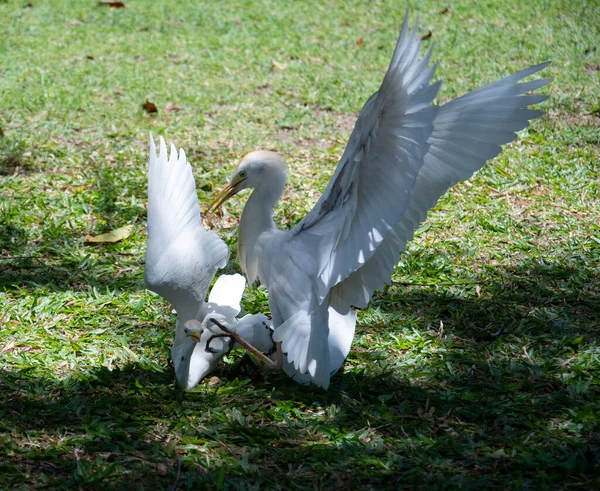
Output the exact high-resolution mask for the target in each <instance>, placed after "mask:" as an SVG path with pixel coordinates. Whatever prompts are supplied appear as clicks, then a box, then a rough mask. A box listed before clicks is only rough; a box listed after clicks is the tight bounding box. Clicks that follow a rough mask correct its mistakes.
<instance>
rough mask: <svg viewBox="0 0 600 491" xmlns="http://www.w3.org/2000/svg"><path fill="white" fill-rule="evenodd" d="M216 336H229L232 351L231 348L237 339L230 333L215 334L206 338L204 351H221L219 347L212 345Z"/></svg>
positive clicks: (213, 352)
mask: <svg viewBox="0 0 600 491" xmlns="http://www.w3.org/2000/svg"><path fill="white" fill-rule="evenodd" d="M211 320H212V319H211ZM215 338H229V351H231V348H233V345H234V343H235V341H234V339H233V338H232V337H231V336H230V335H229V334H213V335H212V336H211V337H210V338H208V339H207V340H206V346H205V347H204V351H206V352H207V353H212V354H213V355H215V354H217V353H219V350H218V349H215V348H213V347H212V346H211V345H210V343H211V342H212V340H213V339H215Z"/></svg>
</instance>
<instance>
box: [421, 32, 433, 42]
mask: <svg viewBox="0 0 600 491" xmlns="http://www.w3.org/2000/svg"><path fill="white" fill-rule="evenodd" d="M431 36H432V32H431V31H427V33H426V34H423V35H422V36H421V40H423V39H429V38H430V37H431Z"/></svg>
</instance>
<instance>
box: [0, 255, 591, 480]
mask: <svg viewBox="0 0 600 491" xmlns="http://www.w3.org/2000/svg"><path fill="white" fill-rule="evenodd" d="M485 274H486V276H485V278H483V275H482V280H481V284H482V285H483V286H484V288H483V289H482V291H481V296H477V295H476V294H475V293H474V292H473V291H470V290H469V288H471V289H473V288H474V286H469V287H467V288H466V289H465V287H460V288H450V289H448V291H445V292H444V291H441V292H440V289H439V287H436V288H427V287H425V288H422V287H401V288H399V287H397V286H396V287H392V288H391V289H390V292H389V293H388V295H385V296H384V295H377V296H376V298H375V299H374V306H375V307H377V308H378V309H379V310H380V311H382V312H383V313H385V314H388V315H390V316H391V319H393V321H390V322H387V323H386V324H385V325H384V326H366V327H361V328H360V331H361V332H362V334H363V335H364V334H369V333H374V334H375V333H376V334H378V335H381V334H382V329H385V330H386V334H387V333H389V334H394V335H396V336H397V337H402V335H403V333H407V331H405V330H404V327H402V325H401V322H402V316H404V318H413V319H418V322H419V324H420V325H422V326H423V325H427V324H428V323H430V324H431V325H432V326H437V324H439V320H443V323H444V326H445V334H444V335H443V336H442V335H440V333H438V332H435V331H434V330H431V331H430V333H429V334H424V336H425V337H426V338H427V339H426V341H427V342H428V343H430V344H432V343H433V344H436V343H437V344H436V350H432V351H431V354H428V355H427V356H426V357H421V359H424V358H426V359H425V360H424V361H422V363H421V364H420V365H419V364H412V362H411V360H410V359H409V357H408V356H407V355H406V351H407V350H403V349H401V348H398V347H397V346H396V347H394V346H390V352H389V354H388V355H387V356H386V357H385V358H386V360H380V358H382V357H380V356H379V355H378V353H376V352H368V351H367V352H364V350H362V351H361V350H354V351H353V352H352V353H351V355H350V357H349V360H348V362H347V368H346V369H345V371H343V372H342V373H340V374H338V375H336V376H335V377H334V378H333V379H332V386H331V388H330V389H329V391H328V392H324V391H321V390H319V389H311V388H305V387H300V386H296V385H295V384H292V383H290V382H289V379H287V378H286V377H285V376H283V375H282V374H277V373H265V372H264V371H263V370H259V371H258V372H257V373H256V375H253V376H252V378H251V379H248V378H247V377H245V376H244V377H242V378H240V379H237V378H236V375H238V374H239V372H238V371H237V370H236V369H232V368H231V367H221V368H219V369H218V370H217V371H216V372H215V373H214V375H216V376H218V377H221V380H220V381H218V382H216V384H215V385H214V386H211V385H209V384H208V383H207V384H204V385H203V386H202V387H200V388H199V389H197V390H196V391H194V392H192V393H189V394H186V395H185V397H183V398H181V397H180V395H178V392H177V391H176V390H175V388H174V386H173V383H172V380H173V377H172V372H171V370H165V371H164V372H162V373H161V372H156V371H153V370H148V369H145V368H144V367H142V366H140V365H127V366H125V367H122V368H121V369H117V370H113V371H109V370H108V369H107V368H105V367H99V368H97V369H94V370H91V371H89V372H86V373H83V372H82V373H78V372H74V373H72V374H71V375H69V376H67V377H66V378H63V379H55V380H50V379H41V378H36V377H32V376H29V375H28V373H27V372H26V371H23V372H19V370H18V369H12V370H10V371H3V372H1V373H0V377H1V378H0V380H1V384H2V387H1V390H0V394H1V395H0V402H1V404H0V407H1V409H0V414H1V416H2V419H1V423H0V428H2V434H3V436H2V439H3V440H4V441H3V450H2V453H3V455H4V458H5V460H4V463H2V464H0V466H1V467H2V469H1V470H2V472H1V473H0V474H3V475H4V476H5V477H4V479H5V481H6V485H10V486H15V485H19V484H24V483H27V485H45V486H49V487H58V486H67V487H69V486H80V487H83V488H95V487H98V486H101V485H102V486H107V487H109V488H111V487H115V486H124V487H125V488H129V487H139V486H142V487H144V488H153V489H154V488H157V487H159V488H164V487H166V486H169V485H170V484H172V483H173V482H174V481H175V479H176V474H177V468H178V459H180V462H181V464H182V467H181V472H180V475H179V479H178V481H177V483H178V486H179V487H180V488H182V489H193V488H198V486H213V487H217V488H218V487H219V486H224V487H225V488H242V489H245V488H247V487H248V486H250V485H257V486H260V487H262V488H277V487H280V488H288V487H294V488H306V489H309V488H310V489H313V488H314V487H315V486H316V487H317V488H322V487H323V488H324V487H332V488H336V489H337V488H339V489H342V488H365V487H366V488H369V487H370V488H389V489H394V488H396V487H398V486H420V485H423V484H425V485H428V486H435V487H440V488H447V487H458V486H461V487H468V488H474V487H479V486H499V487H506V486H517V487H519V486H525V487H527V486H537V485H541V484H544V485H552V486H557V485H558V486H562V485H566V484H569V485H585V486H587V487H589V486H592V485H593V484H599V482H598V480H597V477H595V476H597V475H598V470H599V469H600V457H599V455H600V428H599V427H598V424H597V421H598V419H599V417H600V409H599V407H600V406H599V404H598V402H599V401H598V400H599V396H600V391H599V386H598V377H599V374H598V368H599V367H598V364H597V359H598V356H597V355H598V338H599V332H598V324H599V323H598V319H599V318H600V315H599V314H600V310H599V303H598V292H599V280H598V278H597V276H596V275H595V267H594V265H593V264H591V265H590V264H589V263H587V262H586V261H585V260H584V259H581V258H576V257H575V258H570V259H565V261H564V262H563V263H561V264H550V265H543V264H539V263H534V262H531V263H526V264H521V265H519V266H518V267H515V268H514V269H511V270H506V271H502V270H499V269H497V268H495V269H488V270H486V272H485ZM423 331H424V332H425V331H426V330H423ZM390 337H391V336H390ZM408 350H413V351H415V348H409V349H408ZM390 355H391V356H390ZM394 355H397V360H395V359H394V358H393V356H394ZM594 479H596V480H595V481H594ZM3 484H4V483H3Z"/></svg>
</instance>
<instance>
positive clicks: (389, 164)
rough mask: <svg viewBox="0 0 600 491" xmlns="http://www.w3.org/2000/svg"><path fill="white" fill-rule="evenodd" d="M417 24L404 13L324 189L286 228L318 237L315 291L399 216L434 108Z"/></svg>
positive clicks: (348, 267)
mask: <svg viewBox="0 0 600 491" xmlns="http://www.w3.org/2000/svg"><path fill="white" fill-rule="evenodd" d="M419 48H420V38H419V37H418V36H417V26H416V25H415V26H414V28H413V29H412V31H411V32H409V29H408V18H406V19H405V21H404V23H403V25H402V29H401V32H400V37H399V39H398V43H397V45H396V49H395V51H394V55H393V57H392V61H391V63H390V66H389V68H388V70H387V72H386V75H385V77H384V79H383V82H382V84H381V87H380V88H379V90H378V91H377V92H376V93H375V94H374V95H373V96H372V97H371V98H370V99H369V100H368V101H367V103H366V104H365V106H364V108H363V109H362V111H361V114H360V116H359V117H358V120H357V122H356V126H355V128H354V131H353V132H352V135H351V136H350V139H349V141H348V145H347V146H346V149H345V151H344V154H343V156H342V159H341V160H340V163H339V164H338V167H337V169H336V171H335V173H334V176H333V177H332V179H331V181H330V183H329V185H328V186H327V189H326V190H325V192H324V193H323V196H321V199H320V200H319V202H318V203H317V204H316V205H315V207H314V208H313V209H312V210H311V211H310V212H309V213H308V215H307V216H306V217H305V218H304V219H303V220H302V221H301V222H300V223H299V224H298V225H297V226H296V228H295V229H293V230H292V234H295V235H296V237H297V240H305V241H307V242H315V241H316V242H318V246H317V247H318V251H319V269H318V271H319V273H318V276H319V277H318V279H317V284H316V290H317V293H318V296H319V300H320V301H323V300H324V299H325V297H326V296H327V294H328V292H329V290H330V289H331V288H332V287H333V286H335V285H336V284H337V283H339V282H341V281H343V280H344V279H346V278H347V277H348V276H349V275H350V274H352V273H353V272H354V271H356V270H357V269H359V268H360V267H361V266H362V265H363V264H365V262H366V261H368V259H369V258H370V257H371V256H372V255H373V253H374V252H375V250H376V249H377V247H378V246H379V245H380V244H381V242H382V241H383V240H384V238H385V237H386V236H387V235H388V234H389V233H390V231H391V230H392V229H393V227H394V225H395V224H396V223H397V222H398V221H399V220H400V219H401V217H402V213H403V212H404V210H405V209H406V206H407V205H408V202H409V200H410V190H411V189H412V188H413V187H414V181H415V179H416V176H417V174H418V172H419V169H420V167H421V166H422V165H423V158H424V155H425V154H426V152H427V150H428V139H429V137H430V135H431V133H432V131H433V120H434V118H435V115H436V113H437V108H436V107H435V106H432V105H431V102H432V100H433V98H434V97H435V96H436V94H437V91H438V90H439V86H440V84H439V83H434V84H430V81H431V77H432V76H433V74H434V71H435V66H434V67H431V68H429V67H428V63H429V59H430V53H428V54H427V55H426V56H425V57H424V58H423V59H421V60H420V59H419Z"/></svg>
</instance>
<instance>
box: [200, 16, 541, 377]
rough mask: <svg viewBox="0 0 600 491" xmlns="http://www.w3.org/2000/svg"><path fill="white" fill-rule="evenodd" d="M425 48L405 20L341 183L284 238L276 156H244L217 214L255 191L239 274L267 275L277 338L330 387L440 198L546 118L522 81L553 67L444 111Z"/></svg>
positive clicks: (353, 140) (339, 173)
mask: <svg viewBox="0 0 600 491" xmlns="http://www.w3.org/2000/svg"><path fill="white" fill-rule="evenodd" d="M419 49H420V37H419V36H418V35H417V26H416V25H415V26H414V28H413V29H412V32H409V29H408V16H407V18H406V19H405V20H404V23H403V26H402V30H401V32H400V37H399V39H398V42H397V45H396V49H395V51H394V55H393V57H392V60H391V63H390V66H389V68H388V70H387V73H386V74H385V77H384V79H383V82H382V84H381V86H380V88H379V90H378V91H377V92H376V93H375V94H373V95H372V96H371V98H370V99H369V100H368V101H367V102H366V104H365V106H364V107H363V109H362V111H361V113H360V115H359V117H358V120H357V121H356V125H355V127H354V130H353V132H352V134H351V135H350V139H349V140H348V143H347V145H346V148H345V150H344V153H343V155H342V158H341V160H340V162H339V164H338V166H337V168H336V170H335V173H334V175H333V177H332V178H331V180H330V182H329V184H328V186H327V188H326V189H325V192H324V193H323V195H322V196H321V198H320V199H319V201H318V202H317V204H316V205H315V206H314V208H313V209H312V210H311V211H310V212H309V213H308V214H307V215H306V216H305V217H304V219H303V220H302V221H301V222H300V223H298V224H297V225H296V226H295V227H294V228H292V229H291V230H289V231H285V232H284V231H280V230H278V229H277V228H276V226H275V223H274V222H273V218H272V215H273V209H274V207H275V204H276V203H277V201H278V200H279V198H280V196H281V193H282V191H283V187H284V185H285V182H286V178H287V176H286V167H285V165H284V163H283V160H282V158H281V157H280V156H279V155H278V154H276V153H273V152H266V151H257V152H252V153H250V154H248V155H247V156H245V157H244V158H243V159H242V160H241V162H240V163H239V165H238V166H237V168H236V169H235V172H234V174H233V177H232V178H231V181H230V182H229V184H228V185H227V186H226V187H225V189H223V191H222V192H221V193H220V194H219V195H218V196H217V197H216V199H215V200H214V201H213V203H212V204H211V206H210V207H209V211H210V210H212V209H215V208H216V207H218V206H220V205H221V204H223V203H224V202H225V201H226V200H227V199H229V198H230V197H231V196H233V195H235V194H237V193H239V192H240V191H242V190H243V189H247V188H254V191H253V192H252V194H251V195H250V197H249V198H248V201H247V203H246V205H245V207H244V211H243V213H242V216H241V219H240V226H239V242H238V254H239V259H240V264H241V267H242V269H243V270H244V272H245V273H246V276H247V277H248V281H249V282H251V283H252V282H254V281H255V280H256V279H257V278H258V279H260V281H261V282H262V283H263V284H264V285H265V286H266V287H267V289H268V291H269V306H270V308H271V313H272V316H273V325H274V327H275V332H274V335H273V339H274V340H275V341H276V342H279V343H281V347H282V351H283V353H284V354H285V356H286V358H287V362H288V363H290V364H291V365H292V366H293V368H294V369H296V370H298V371H299V373H301V374H305V375H306V376H307V377H308V378H309V379H310V380H311V381H312V383H314V384H316V385H319V386H321V387H323V388H327V387H328V386H329V379H330V374H331V368H332V366H334V365H337V364H338V362H336V363H333V362H332V360H331V357H332V354H333V353H334V352H335V353H337V355H338V356H343V357H345V356H346V354H347V353H348V351H347V349H346V347H348V349H349V344H350V343H351V341H352V337H353V334H354V321H350V317H349V316H350V315H351V306H356V307H366V305H367V304H368V302H369V300H370V298H371V296H372V294H373V292H374V291H375V290H376V289H380V288H382V287H383V286H384V284H385V282H387V281H389V279H390V276H391V273H392V271H393V268H394V265H395V264H396V263H397V262H398V255H399V253H400V252H401V251H403V250H404V249H405V247H406V243H407V242H408V241H409V240H411V239H412V237H413V233H414V230H415V229H416V228H417V227H418V226H419V224H420V223H421V222H422V221H423V220H424V219H425V217H426V214H427V211H428V210H429V209H430V208H432V207H433V206H434V205H435V203H436V202H437V200H438V199H439V197H440V196H441V195H442V194H444V193H445V192H446V190H447V189H448V188H450V187H451V186H453V185H454V184H456V183H457V182H459V181H462V180H465V179H467V178H469V177H470V176H471V175H472V174H473V173H474V172H475V171H476V170H478V169H479V168H481V167H482V166H483V165H484V164H485V162H486V161H487V160H489V159H491V158H492V157H495V156H496V155H497V154H498V153H499V152H500V151H501V147H500V145H502V144H504V143H507V142H510V141H511V140H512V139H513V138H515V132H517V131H519V130H521V129H523V128H525V127H526V126H527V125H528V121H529V120H531V119H533V118H536V117H538V116H540V115H541V114H542V112H541V111H535V110H532V109H528V108H527V107H528V106H531V105H533V104H538V103H540V102H542V101H544V100H545V99H546V97H545V96H542V95H525V94H526V93H528V92H530V91H533V90H535V89H538V88H540V87H542V86H543V85H545V84H547V83H548V82H549V80H535V81H532V82H526V83H517V82H519V81H520V80H521V79H523V78H525V77H527V76H529V75H531V74H533V73H536V72H538V71H540V70H542V69H543V68H544V67H545V66H546V65H547V63H543V64H540V65H536V66H532V67H530V68H526V69H525V70H522V71H520V72H518V73H515V74H513V75H510V76H508V77H506V78H504V79H502V80H499V81H497V82H494V83H492V84H490V85H487V86H485V87H482V88H479V89H477V90H474V91H473V92H470V93H468V94H466V95H464V96H462V97H459V98H458V99H455V100H453V101H450V102H448V103H446V104H444V105H442V106H437V105H433V104H432V101H433V99H434V97H435V96H436V94H437V92H438V89H439V87H440V82H436V83H430V81H431V78H432V76H433V74H434V71H435V68H436V67H435V65H434V66H433V67H431V68H429V67H428V65H429V60H430V56H431V50H429V52H428V53H427V54H426V56H425V57H424V58H422V59H421V58H420V56H419ZM332 313H334V314H335V316H336V318H335V320H334V322H335V325H334V324H332ZM340 319H341V320H343V321H344V322H341V323H340V322H339V320H340ZM342 361H343V360H342Z"/></svg>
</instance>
